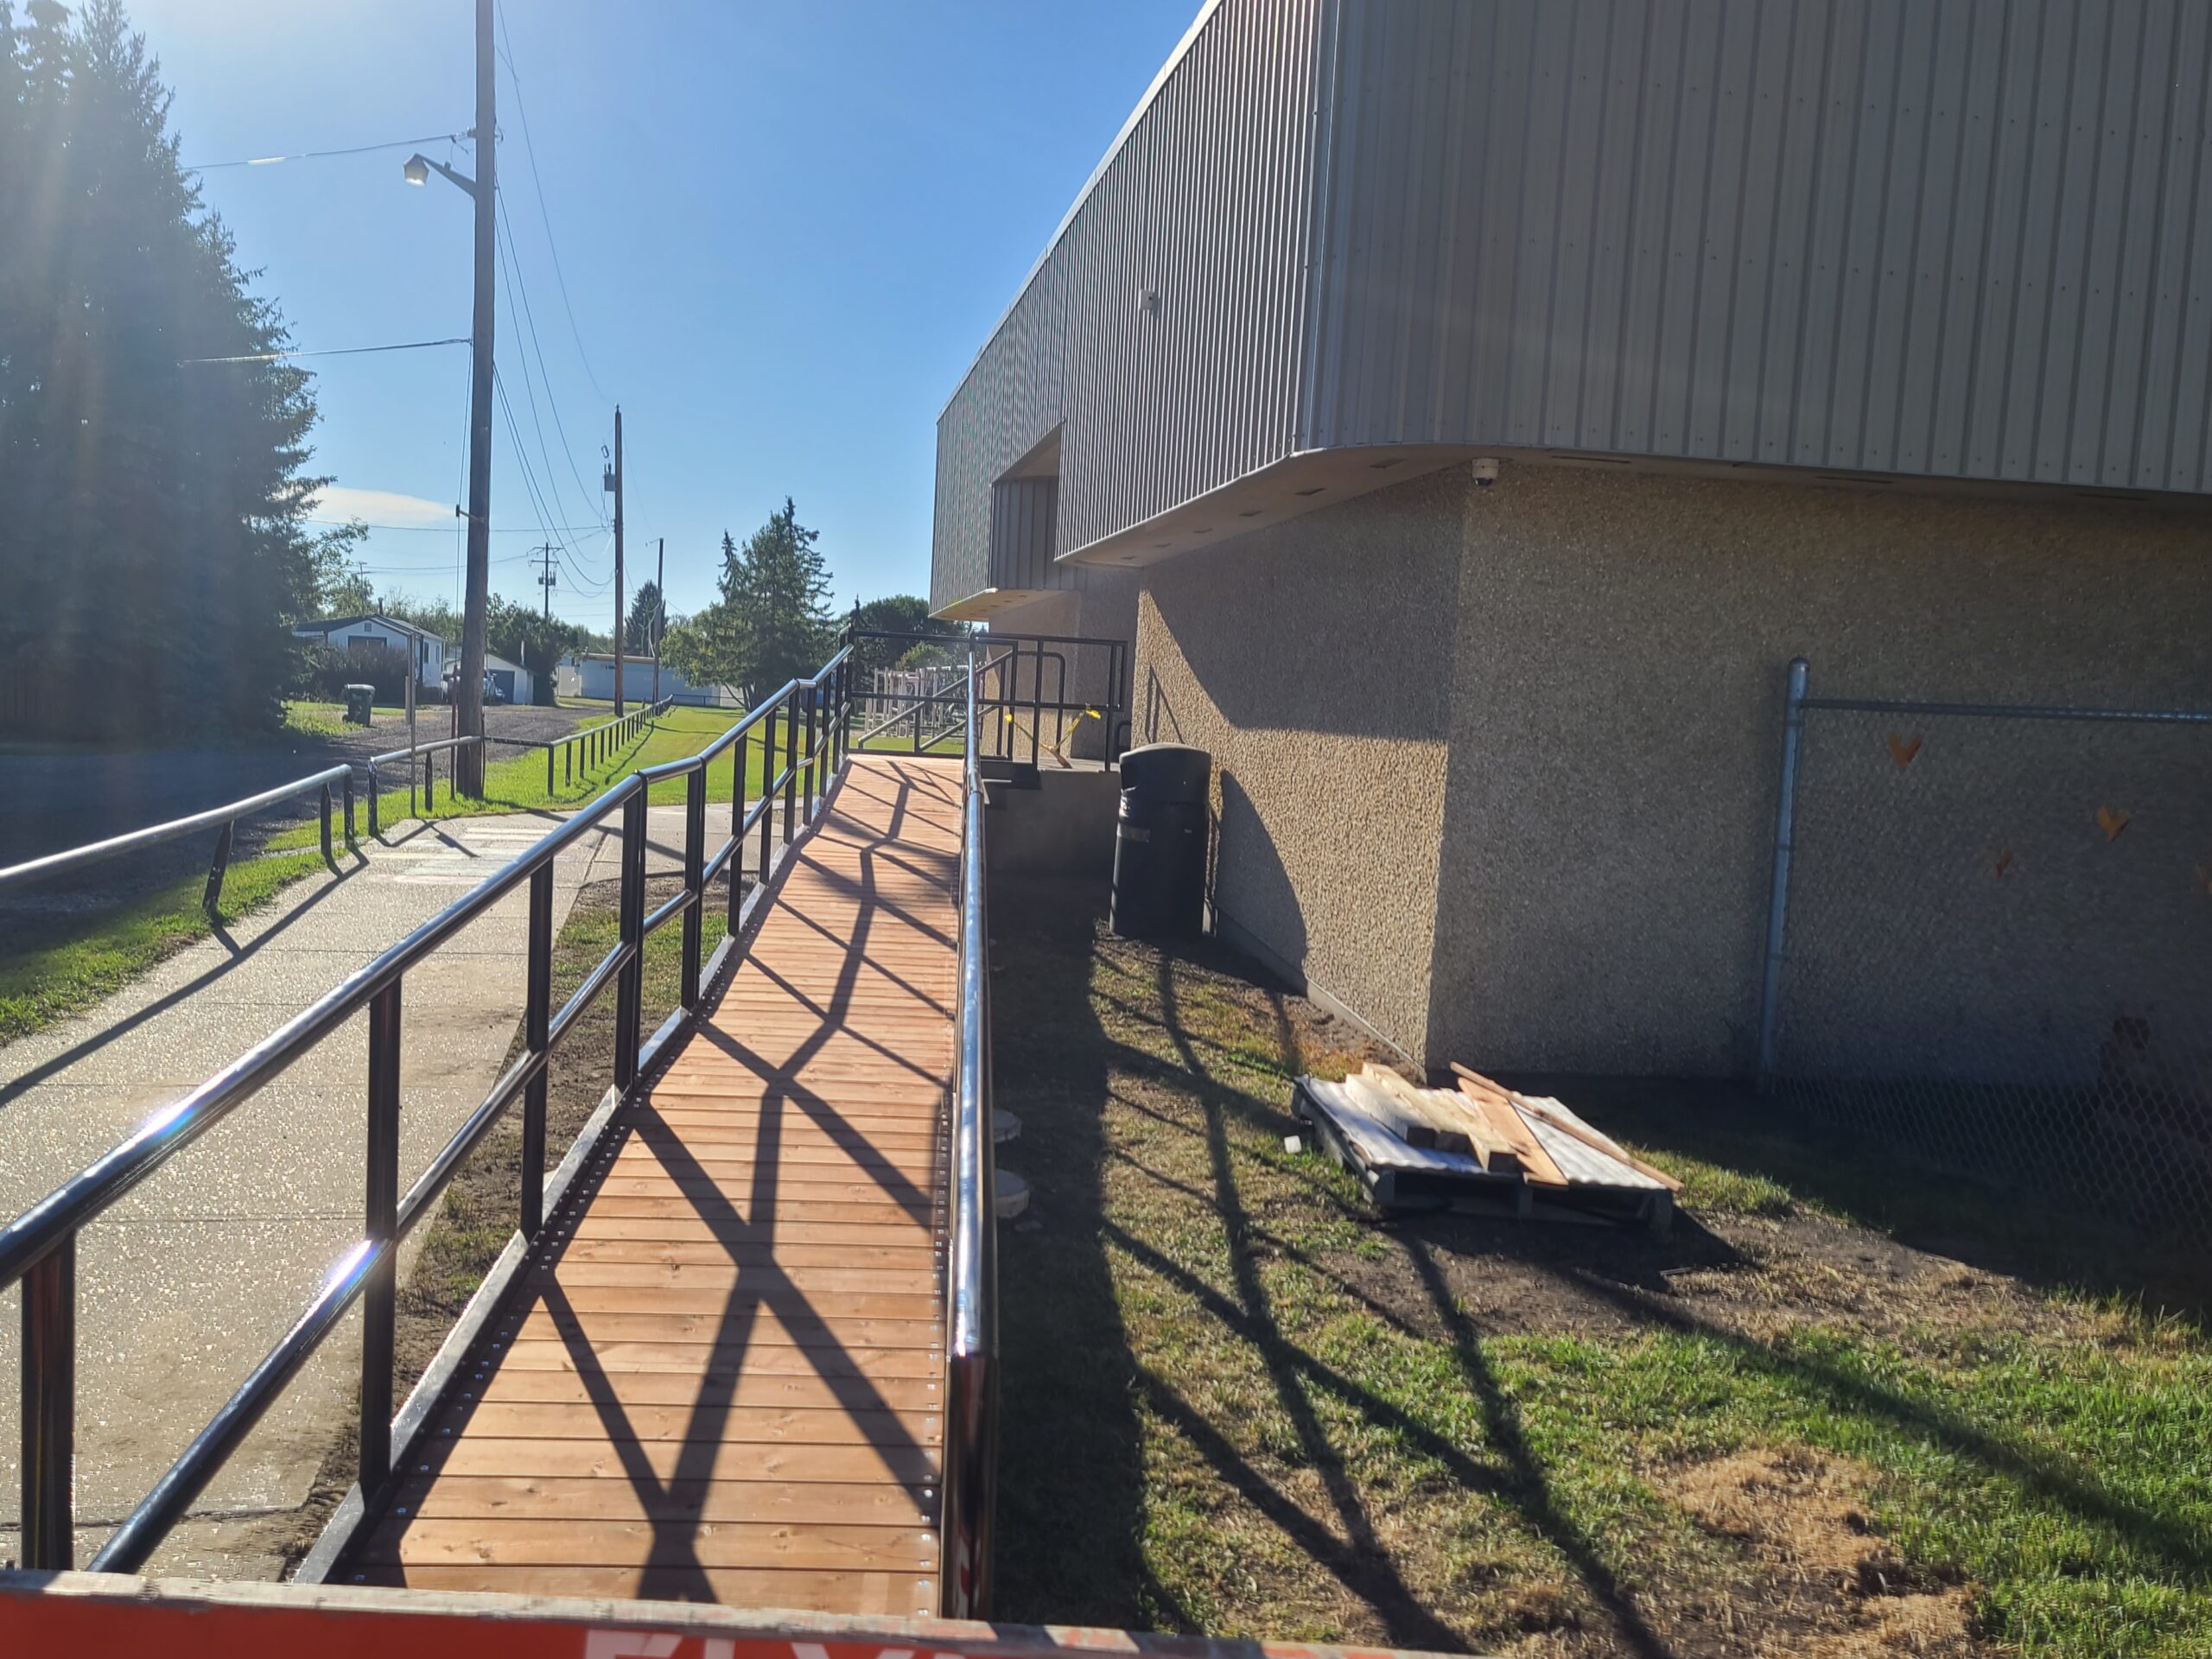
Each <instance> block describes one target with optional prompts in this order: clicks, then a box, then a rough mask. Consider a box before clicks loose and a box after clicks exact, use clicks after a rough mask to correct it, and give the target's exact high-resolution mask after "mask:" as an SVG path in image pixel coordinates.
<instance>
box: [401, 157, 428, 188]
mask: <svg viewBox="0 0 2212 1659" xmlns="http://www.w3.org/2000/svg"><path fill="white" fill-rule="evenodd" d="M400 172H401V174H402V175H403V176H404V178H405V179H406V181H407V182H408V183H410V184H416V185H422V184H428V183H429V181H430V162H429V157H428V156H421V155H416V156H409V157H408V158H407V164H406V165H405V166H404V167H403V168H400Z"/></svg>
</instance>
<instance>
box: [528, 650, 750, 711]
mask: <svg viewBox="0 0 2212 1659" xmlns="http://www.w3.org/2000/svg"><path fill="white" fill-rule="evenodd" d="M553 683H554V685H555V687H556V689H557V690H559V691H560V693H561V695H562V696H564V697H592V698H596V699H598V700H599V701H601V702H613V700H614V656H613V652H603V651H594V652H588V653H587V654H586V655H584V656H582V657H563V658H562V659H561V660H560V662H559V663H558V664H556V666H555V668H554V671H553ZM660 695H661V696H664V697H672V698H674V699H675V700H676V701H677V702H680V703H685V704H688V705H690V706H691V707H693V708H699V709H741V708H743V707H744V706H745V705H744V703H743V702H741V701H740V699H739V697H738V695H737V692H736V691H735V690H734V689H733V688H732V687H729V686H727V685H694V684H692V683H691V682H690V681H689V680H687V679H685V678H684V677H683V676H682V675H681V674H679V673H677V671H675V670H674V669H672V668H671V667H670V666H669V665H668V664H665V663H663V664H661V668H660ZM622 696H623V698H624V700H625V701H626V702H651V701H652V696H653V659H652V658H650V657H625V658H623V659H622Z"/></svg>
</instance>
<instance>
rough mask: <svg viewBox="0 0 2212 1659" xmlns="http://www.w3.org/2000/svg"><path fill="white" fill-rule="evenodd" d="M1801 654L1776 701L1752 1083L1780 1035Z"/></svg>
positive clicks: (1803, 679)
mask: <svg viewBox="0 0 2212 1659" xmlns="http://www.w3.org/2000/svg"><path fill="white" fill-rule="evenodd" d="M1809 674H1810V670H1809V669H1808V666H1807V664H1806V662H1805V659H1804V658H1802V657H1800V658H1796V659H1795V660H1794V661H1792V662H1791V663H1790V664H1789V689H1788V690H1786V691H1785V692H1784V693H1783V704H1782V788H1781V791H1780V798H1779V799H1778V800H1777V802H1776V803H1775V809H1774V873H1773V878H1772V881H1771V884H1770V887H1769V888H1768V893H1767V911H1766V975H1765V977H1764V981H1763V982H1761V984H1760V987H1759V1053H1758V1087H1759V1089H1760V1090H1761V1091H1762V1092H1764V1090H1767V1089H1769V1088H1770V1087H1771V1086H1772V1084H1773V1073H1774V1065H1775V1053H1776V1049H1777V1046H1778V1045H1779V1043H1780V1041H1781V1036H1782V945H1783V930H1784V925H1785V922H1786V920H1787V914H1788V911H1789V855H1790V852H1791V850H1792V849H1793V848H1794V847H1795V845H1796V838H1797V762H1798V755H1799V752H1800V750H1801V749H1802V747H1803V745H1804V740H1805V687H1806V683H1807V680H1808V677H1809Z"/></svg>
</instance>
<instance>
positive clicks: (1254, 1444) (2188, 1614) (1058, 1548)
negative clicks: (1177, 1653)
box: [992, 887, 2212, 1659]
mask: <svg viewBox="0 0 2212 1659" xmlns="http://www.w3.org/2000/svg"><path fill="white" fill-rule="evenodd" d="M993 920H994V928H993V932H994V955H995V960H994V962H993V964H992V967H993V987H994V990H993V995H994V1007H993V1010H992V1024H993V1027H994V1029H995V1034H996V1082H997V1096H998V1103H999V1104H1000V1105H1001V1106H1003V1107H1005V1108H1007V1109H1010V1110H1012V1111H1014V1112H1015V1113H1017V1114H1018V1115H1019V1116H1020V1117H1021V1119H1022V1120H1023V1123H1024V1126H1025V1127H1024V1132H1023V1135H1022V1136H1021V1138H1020V1140H1019V1141H1015V1142H1014V1143H1012V1144H1010V1145H1008V1146H1007V1147H1003V1148H1002V1149H1001V1158H1002V1160H1003V1162H1004V1163H1005V1165H1006V1166H1007V1167H1009V1168H1012V1169H1014V1170H1017V1171H1019V1172H1020V1173H1022V1174H1024V1175H1027V1176H1028V1177H1029V1178H1030V1179H1031V1180H1032V1182H1033V1185H1034V1188H1035V1193H1036V1198H1035V1204H1034V1208H1033V1217H1034V1219H1033V1220H1032V1221H1025V1223H1023V1224H1017V1225H1016V1226H1015V1227H1014V1228H1012V1229H1010V1230H1007V1231H1005V1232H1004V1233H1003V1234H1002V1235H1001V1243H1002V1250H1001V1284H1002V1296H1003V1301H1002V1306H1001V1318H1000V1331H1001V1342H1002V1344H1003V1347H1004V1351H1005V1355H1004V1377H1005V1382H1004V1413H1005V1431H1004V1461H1003V1465H1002V1475H1003V1478H1002V1484H1001V1496H1000V1509H999V1532H998V1539H999V1552H1000V1554H999V1561H1000V1571H1001V1584H1000V1599H999V1604H998V1606H997V1609H996V1612H997V1616H998V1617H1000V1618H1006V1619H1010V1620H1017V1621H1023V1622H1028V1621H1036V1622H1045V1621H1052V1622H1055V1623H1066V1624H1103V1625H1109V1626H1129V1627H1136V1628H1160V1629H1167V1630H1191V1631H1205V1632H1208V1633H1211V1634H1216V1635H1223V1636H1243V1635H1255V1636H1268V1637H1278V1638H1285V1639H1315V1640H1335V1641H1346V1642H1387V1643H1393V1644H1396V1645H1403V1646H1413V1647H1421V1648H1434V1649H1477V1650H1480V1651H1485V1652H1509V1653H1518V1654H1532V1655H1533V1654H1546V1655H1554V1654H1556V1655H1615V1654H1620V1655H1639V1656H1644V1655H1655V1656H1656V1655H1684V1656H1688V1655H1723V1654H1727V1655H1734V1654H1744V1655H1751V1654H1765V1653H1776V1654H1781V1653H1787V1654H1790V1655H1796V1656H1830V1659H1840V1656H1847V1655H1853V1656H1856V1655H1873V1654H1881V1653H1899V1652H1902V1653H1918V1654H1930V1655H1967V1654H1976V1655H1979V1654H1995V1653H2000V1652H2002V1653H2017V1654H2023V1655H2051V1656H2057V1655H2069V1656H2073V1655H2084V1656H2086V1655H2108V1654H2129V1655H2171V1656H2179V1655H2184V1654H2190V1655H2202V1654H2205V1653H2207V1652H2208V1651H2212V1342H2208V1340H2207V1336H2206V1333H2205V1332H2204V1330H2203V1329H2202V1326H2201V1325H2199V1324H2198V1323H2196V1322H2195V1321H2194V1320H2193V1319H2184V1318H2181V1317H2154V1316H2152V1315H2150V1314H2146V1313H2143V1312H2141V1311H2140V1307H2141V1306H2142V1304H2141V1303H2140V1302H2139V1301H2137V1300H2131V1299H2128V1298H2126V1297H2117V1296H2113V1295H2110V1294H2094V1293H2092V1292H2089V1291H2086V1290H2069V1289H2066V1288H2063V1284H2064V1283H2065V1282H2066V1281H2067V1280H2068V1278H2069V1276H2070V1277H2071V1278H2072V1279H2073V1280H2074V1281H2075V1282H2077V1283H2085V1284H2094V1283H2109V1282H2113V1281H2111V1279H2110V1278H2109V1277H2108V1275H2107V1273H2106V1269H2107V1267H2108V1265H2109V1263H2108V1262H2107V1261H2106V1260H2105V1259H2104V1256H2103V1255H2102V1254H2101V1253H2100V1252H2099V1251H2098V1250H2096V1249H2094V1248H2089V1249H2081V1248H2077V1247H2075V1246H2072V1245H2070V1244H2069V1243H2068V1241H2069V1238H2071V1237H2072V1236H2074V1235H2075V1234H2076V1233H2082V1232H2088V1231H2091V1230H2092V1229H2090V1228H2087V1227H2081V1226H2079V1225H2078V1224H2065V1223H2064V1222H2063V1221H2059V1220H2056V1219H2055V1218H2053V1217H2049V1216H2044V1217H2022V1216H2020V1215H2019V1214H2018V1212H2017V1211H2013V1212H2002V1211H2001V1206H1999V1205H1996V1204H1995V1203H1994V1202H1993V1201H1980V1200H1978V1201H1974V1202H1970V1203H1967V1204H1964V1205H1962V1204H1961V1202H1960V1195H1959V1193H1958V1192H1957V1191H1956V1189H1955V1187H1947V1186H1945V1185H1940V1184H1935V1183H1916V1182H1913V1181H1910V1180H1907V1179H1901V1178H1899V1177H1897V1175H1895V1174H1894V1173H1890V1172H1886V1171H1884V1170H1882V1169H1880V1168H1879V1167H1878V1166H1877V1165H1876V1164H1874V1163H1873V1162H1872V1160H1867V1159H1866V1158H1865V1157H1864V1156H1862V1155H1856V1154H1852V1153H1851V1152H1850V1151H1849V1150H1848V1149H1840V1148H1838V1147H1832V1146H1826V1145H1822V1144H1820V1143H1817V1142H1813V1141H1806V1140H1802V1139H1798V1138H1796V1137H1793V1136H1790V1135H1788V1134H1787V1133H1786V1132H1784V1131H1783V1130H1781V1129H1778V1128H1777V1126H1776V1124H1775V1123H1774V1122H1773V1120H1772V1117H1771V1115H1770V1114H1768V1115H1765V1116H1764V1117H1763V1118H1762V1117H1760V1116H1758V1114H1757V1113H1755V1112H1751V1111H1747V1112H1746V1114H1745V1118H1744V1119H1743V1121H1742V1122H1736V1121H1734V1120H1732V1119H1730V1118H1729V1117H1728V1116H1726V1112H1725V1111H1723V1110H1721V1109H1719V1108H1715V1109H1714V1110H1713V1112H1707V1111H1705V1110H1704V1109H1702V1108H1701V1107H1700V1105H1699V1103H1698V1100H1699V1096H1698V1092H1697V1091H1693V1090H1687V1089H1678V1090H1675V1093H1674V1094H1673V1095H1671V1096H1669V1095H1667V1094H1665V1092H1664V1091H1657V1092H1656V1093H1655V1091H1652V1090H1642V1091H1637V1090H1616V1091H1612V1096H1613V1097H1609V1098H1593V1096H1592V1094H1590V1093H1588V1092H1582V1093H1580V1094H1579V1093H1578V1091H1577V1090H1576V1089H1575V1088H1574V1087H1573V1086H1572V1085H1570V1084H1563V1083H1562V1084H1559V1085H1558V1092H1560V1093H1561V1094H1562V1096H1564V1097H1565V1098H1567V1100H1568V1101H1569V1102H1570V1103H1576V1104H1580V1105H1582V1106H1584V1107H1586V1109H1588V1110H1589V1112H1590V1115H1591V1116H1592V1118H1593V1119H1594V1120H1595V1121H1597V1122H1599V1124H1600V1125H1601V1126H1605V1127H1610V1128H1612V1129H1613V1130H1614V1131H1615V1132H1616V1133H1617V1134H1621V1135H1624V1137H1626V1138H1628V1139H1630V1140H1632V1141H1635V1142H1637V1145H1638V1146H1639V1147H1640V1148H1641V1149H1642V1150H1643V1152H1644V1154H1645V1155H1647V1156H1649V1157H1650V1158H1651V1159H1652V1160H1654V1161H1655V1162H1658V1163H1661V1164H1663V1165H1666V1166H1669V1167H1670V1168H1672V1169H1673V1170H1674V1171H1675V1173H1677V1174H1680V1175H1681V1176H1682V1177H1683V1178H1684V1179H1686V1180H1687V1182H1688V1188H1687V1190H1686V1192H1684V1194H1683V1198H1684V1200H1685V1208H1684V1212H1683V1214H1682V1215H1681V1217H1678V1219H1677V1223H1676V1225H1675V1230H1674V1232H1673V1233H1672V1235H1671V1236H1669V1237H1667V1238H1664V1239H1659V1238H1654V1237H1652V1236H1649V1235H1648V1234H1645V1233H1642V1232H1628V1231H1616V1230H1605V1229H1599V1228H1595V1227H1591V1228H1578V1227H1567V1226H1560V1225H1542V1224H1517V1225H1516V1224H1510V1223H1502V1222H1486V1221H1481V1220H1478V1219H1476V1218H1472V1217H1450V1216H1431V1217H1416V1218H1411V1219H1400V1220H1385V1219H1383V1218H1381V1217H1377V1216H1376V1215H1375V1214H1374V1213H1373V1212H1372V1211H1370V1207H1369V1206H1368V1205H1367V1203H1366V1202H1365V1200H1364V1198H1363V1196H1362V1194H1361V1193H1360V1192H1359V1190H1358V1189H1357V1186H1356V1185H1355V1184H1354V1183H1353V1182H1352V1181H1351V1179H1350V1178H1348V1177H1347V1176H1346V1175H1344V1173H1342V1172H1340V1171H1338V1170H1337V1169H1336V1168H1335V1167H1334V1166H1332V1165H1331V1164H1329V1163H1328V1162H1327V1161H1325V1160H1324V1159H1322V1158H1320V1157H1318V1156H1316V1155H1315V1154H1312V1153H1310V1152H1308V1153H1292V1152H1288V1151H1287V1150H1286V1149H1285V1147H1284V1137H1285V1136H1286V1135H1291V1134H1294V1133H1296V1132H1297V1131H1298V1129H1299V1128H1300V1126H1299V1125H1297V1124H1296V1123H1295V1122H1294V1121H1293V1120H1292V1119H1291V1117H1290V1116H1289V1115H1288V1112H1287V1101H1288V1096H1289V1090H1290V1079H1291V1077H1292V1076H1293V1075H1294V1074H1295V1073H1296V1072H1297V1071H1301V1070H1311V1071H1319V1072H1325V1073H1330V1074H1335V1073H1338V1072H1341V1071H1343V1070H1344V1069H1345V1068H1347V1067H1351V1066H1355V1065H1357V1064H1358V1063H1359V1062H1360V1061H1361V1060H1362V1059H1363V1058H1368V1057H1369V1056H1368V1051H1367V1049H1366V1046H1365V1045H1364V1043H1363V1041H1362V1040H1361V1039H1360V1038H1359V1036H1358V1034H1357V1033H1355V1032H1353V1031H1351V1030H1350V1029H1349V1028H1347V1027H1344V1025H1343V1024H1342V1023H1341V1022H1332V1020H1329V1019H1328V1017H1327V1016H1326V1015H1325V1014H1322V1013H1320V1012H1319V1010H1317V1009H1315V1008H1313V1007H1311V1006H1309V1005H1307V1004H1305V1003H1303V1002H1302V1001H1300V1000H1299V999H1297V998H1295V997H1292V996H1290V995H1287V994H1282V993H1278V992H1275V991H1272V990H1269V989H1268V988H1265V987H1264V986H1262V985H1259V984H1256V983H1255V982H1252V981H1251V980H1250V979H1249V978H1247V977H1245V976H1243V973H1242V972H1241V971H1240V970H1239V968H1238V965H1237V963H1236V961H1235V960H1234V959H1233V958H1230V957H1227V956H1225V955H1223V954H1218V953H1216V952H1213V951H1212V950H1209V949H1203V948H1193V949H1192V950H1189V951H1187V952H1185V951H1177V952H1173V953H1163V952H1161V951H1160V950H1153V949H1150V948H1147V947H1145V946H1142V945H1138V944H1131V943H1128V942H1125V941H1122V940H1117V939H1114V938H1111V937H1110V936H1109V935H1107V934H1106V933H1105V931H1104V930H1103V925H1102V924H1101V923H1100V922H1099V920H1098V918H1096V917H1095V916H1093V915H1091V914H1090V913H1088V912H1074V913H1071V912H1070V910H1069V906H1067V904H1066V902H1065V894H1064V893H1061V892H1059V891H1056V890H1053V889H1047V888H1039V889H1037V890H1036V891H1034V892H1027V891H1025V890H1023V889H1021V888H1019V887H1014V888H1012V889H1010V890H1009V891H1008V892H1007V893H1005V894H1004V895H1002V896H1001V897H999V898H996V899H995V900H994V908H993ZM1473 1058H1479V1057H1473ZM1638 1098H1643V1099H1644V1100H1646V1102H1647V1104H1646V1105H1645V1107H1644V1108H1643V1109H1642V1110H1641V1111H1639V1110H1638V1109H1636V1108H1635V1107H1634V1106H1633V1105H1632V1102H1633V1101H1635V1100H1637V1099H1638ZM1654 1102H1656V1103H1654ZM1743 1123H1753V1124H1758V1125H1759V1126H1760V1127H1757V1128H1752V1129H1751V1130H1749V1131H1747V1132H1739V1131H1741V1130H1742V1128H1743ZM1700 1154H1701V1155H1700ZM1854 1158H1855V1162H1854ZM1862 1199H1865V1200H1866V1202H1861V1200H1862ZM2000 1213H2010V1214H2011V1216H2012V1219H2011V1221H2010V1222H2009V1223H2003V1224H2000V1223H1998V1222H1996V1221H1995V1220H1994V1219H1993V1218H1995V1217H1999V1215H2000ZM1985 1219H1991V1220H1992V1221H1993V1224H1992V1226H1989V1227H1985V1226H1984V1225H1983V1222H1984V1220H1985ZM2008 1226H2009V1229H2010V1232H2009V1234H2008V1233H2007V1231H2006V1228H2007V1227H2008ZM1923 1245H1925V1246H1928V1248H1923V1247H1922V1246H1923ZM2016 1247H2018V1248H2016ZM2069 1251H2070V1254H2069Z"/></svg>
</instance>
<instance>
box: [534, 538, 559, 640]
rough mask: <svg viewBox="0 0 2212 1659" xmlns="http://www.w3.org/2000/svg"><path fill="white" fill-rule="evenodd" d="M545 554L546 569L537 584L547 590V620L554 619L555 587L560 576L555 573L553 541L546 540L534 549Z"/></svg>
mask: <svg viewBox="0 0 2212 1659" xmlns="http://www.w3.org/2000/svg"><path fill="white" fill-rule="evenodd" d="M535 551H537V553H539V554H542V555H543V556H544V560H545V569H544V570H543V571H542V572H541V573H540V574H539V575H538V578H537V585H538V586H539V587H540V588H543V589H544V590H545V620H547V621H548V622H550V621H551V620H553V589H554V587H555V585H556V582H557V581H558V578H557V577H556V576H555V575H554V574H553V543H550V542H545V543H541V544H540V545H539V546H538V547H537V549H535Z"/></svg>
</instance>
